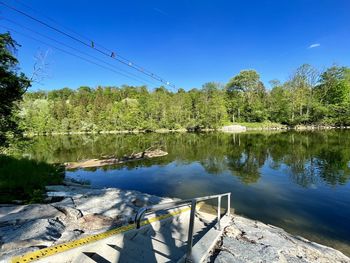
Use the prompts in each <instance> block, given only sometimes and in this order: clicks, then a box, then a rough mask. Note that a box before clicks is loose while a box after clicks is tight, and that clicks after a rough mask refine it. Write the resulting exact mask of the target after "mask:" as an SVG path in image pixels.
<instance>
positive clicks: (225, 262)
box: [215, 250, 243, 263]
mask: <svg viewBox="0 0 350 263" xmlns="http://www.w3.org/2000/svg"><path fill="white" fill-rule="evenodd" d="M215 262H216V263H232V262H235V263H242V262H243V261H241V260H239V259H237V257H235V256H234V255H233V254H231V253H230V252H227V251H225V250H223V251H221V252H220V254H219V255H218V257H217V258H216V260H215Z"/></svg>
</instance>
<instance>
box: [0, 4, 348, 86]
mask: <svg viewBox="0 0 350 263" xmlns="http://www.w3.org/2000/svg"><path fill="white" fill-rule="evenodd" d="M3 1H4V2H6V3H7V4H9V5H11V6H13V7H16V8H18V9H20V10H22V11H24V12H26V13H28V14H31V15H33V16H35V17H36V18H39V19H41V20H43V21H46V22H48V23H50V24H52V25H53V26H55V27H57V28H60V29H63V30H65V31H67V30H66V29H65V28H64V27H62V26H65V27H67V28H69V29H73V30H74V31H76V32H78V33H80V34H82V35H84V36H87V37H89V38H91V39H93V40H94V41H95V42H96V43H100V44H102V45H103V46H104V47H107V48H109V49H111V50H115V52H116V53H117V54H120V55H122V56H124V57H127V58H129V59H130V60H132V61H134V62H136V63H137V64H139V65H141V66H143V67H145V68H146V69H148V70H151V71H152V72H154V73H156V74H158V75H160V76H162V77H163V78H165V79H166V80H168V81H170V82H172V83H174V84H175V85H176V87H177V88H180V87H181V88H185V89H190V88H194V87H197V88H198V87H201V85H202V84H203V83H205V82H208V81H216V82H221V83H226V82H227V81H228V80H229V79H230V78H231V77H232V76H234V75H235V74H237V73H238V72H239V71H240V70H242V69H256V70H257V71H258V72H259V73H260V75H261V78H262V80H263V81H264V83H265V84H266V85H267V86H269V85H268V81H269V80H271V79H275V78H277V79H279V80H281V81H284V80H286V79H287V78H288V76H289V75H290V74H291V73H292V72H293V70H294V69H295V68H296V67H298V66H299V65H301V64H303V63H309V64H312V65H314V66H316V67H317V68H319V69H324V68H325V67H327V66H330V65H332V64H333V63H336V64H339V65H347V66H350V1H348V0H325V1H322V0H317V1H316V0H293V1H283V0H275V1H272V0H270V1H267V0H259V1H243V0H242V1H220V0H216V1H205V0H202V1H186V0H177V1H168V0H166V1H165V0H162V1H151V0H149V1H141V0H139V1H135V0H128V1H72V0H70V1H66V0H60V1H57V0H56V1H53V0H52V1H44V0H31V1H25V0H3ZM21 2H22V3H23V2H25V3H26V5H28V6H30V7H32V8H33V9H35V10H37V11H39V12H35V11H34V10H32V9H29V8H28V6H23V5H21ZM0 11H1V20H0V26H5V27H7V28H11V29H15V30H16V31H18V32H21V33H22V34H23V33H25V34H26V35H30V36H31V37H35V38H37V39H39V40H41V42H42V41H44V42H46V43H47V44H49V45H47V44H43V43H40V42H37V41H36V40H33V39H31V38H28V37H26V36H23V35H22V34H18V33H17V32H13V36H14V38H15V39H16V40H17V42H18V43H20V44H21V45H22V47H21V48H20V49H19V51H18V57H19V60H20V62H21V65H20V66H21V69H22V70H23V71H24V72H25V73H26V74H28V75H31V73H32V71H33V64H34V61H35V59H34V57H35V55H36V54H38V52H40V51H41V52H45V51H47V50H49V55H48V58H47V60H46V61H47V62H48V63H49V66H48V68H47V71H48V72H47V75H48V76H47V77H46V78H45V79H44V80H42V81H41V83H40V84H38V83H36V84H34V85H33V87H32V88H31V90H37V89H57V88H62V87H71V88H77V87H79V86H81V85H89V86H92V87H94V86H97V85H99V84H100V85H121V84H123V83H125V84H134V85H140V84H142V83H143V84H148V86H150V87H154V86H155V85H154V84H153V85H152V84H149V83H148V82H145V81H143V80H141V81H140V82H138V81H135V80H134V79H128V78H126V77H124V76H120V75H118V74H115V73H114V72H111V71H108V70H106V69H102V68H100V67H98V66H96V65H92V64H90V63H88V62H86V61H83V60H81V59H78V58H76V57H72V56H70V55H68V54H65V53H62V52H61V51H59V50H56V49H54V48H52V45H54V46H56V47H61V48H63V49H65V50H69V49H68V48H65V47H62V46H60V45H59V44H57V43H54V42H52V41H51V40H47V39H45V38H43V37H41V36H36V35H35V34H34V33H33V32H29V31H27V30H26V29H24V28H23V27H22V26H26V27H29V28H31V29H32V30H35V31H38V32H40V33H41V34H44V35H45V36H49V37H51V38H55V39H57V40H59V41H62V42H64V43H66V44H68V45H70V46H73V47H74V48H76V49H79V50H81V51H83V52H88V53H89V54H91V55H94V56H96V57H99V58H100V59H102V60H105V61H107V62H108V63H112V64H113V65H115V66H116V67H118V68H121V69H123V70H128V71H130V69H128V68H127V67H125V66H123V65H121V64H118V63H116V62H115V61H113V60H112V59H110V58H108V57H104V56H103V55H100V54H99V53H97V52H96V51H94V50H91V49H89V48H88V47H85V46H83V45H81V44H79V43H77V42H75V41H72V40H71V39H69V38H66V37H64V36H62V35H60V34H58V33H57V32H54V31H52V30H49V29H47V28H45V27H43V26H42V25H40V24H38V23H35V22H33V21H31V20H30V19H28V18H26V17H24V16H21V15H19V14H17V13H16V12H13V11H11V10H9V9H7V8H5V7H4V6H2V5H0ZM46 16H48V17H50V18H53V19H54V20H55V21H57V22H59V24H55V23H53V22H52V21H51V20H48V19H47V17H46ZM4 18H6V19H9V20H12V21H15V22H17V23H19V24H21V26H19V25H16V24H13V23H12V22H10V21H9V20H6V19H4ZM0 30H1V32H3V31H5V30H6V29H4V28H3V27H0ZM67 32H69V31H67ZM52 43H54V44H52ZM70 52H72V51H70ZM73 53H75V54H76V52H74V51H73ZM130 72H133V71H132V70H131V71H130ZM133 73H135V74H137V75H138V76H142V75H141V74H139V73H137V72H133ZM156 84H157V83H156Z"/></svg>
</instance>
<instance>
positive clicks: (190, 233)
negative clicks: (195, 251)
mask: <svg viewBox="0 0 350 263" xmlns="http://www.w3.org/2000/svg"><path fill="white" fill-rule="evenodd" d="M196 204H197V201H196V200H195V199H192V202H191V215H190V225H189V229H188V239H187V253H186V262H191V252H192V245H193V227H194V218H195V214H196Z"/></svg>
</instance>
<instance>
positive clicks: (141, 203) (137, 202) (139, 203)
mask: <svg viewBox="0 0 350 263" xmlns="http://www.w3.org/2000/svg"><path fill="white" fill-rule="evenodd" d="M131 202H132V203H133V204H134V205H135V206H137V207H143V206H146V205H147V202H146V201H145V200H144V199H139V198H135V199H134V200H132V201H131Z"/></svg>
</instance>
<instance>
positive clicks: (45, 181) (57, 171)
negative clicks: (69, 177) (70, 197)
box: [0, 155, 64, 203]
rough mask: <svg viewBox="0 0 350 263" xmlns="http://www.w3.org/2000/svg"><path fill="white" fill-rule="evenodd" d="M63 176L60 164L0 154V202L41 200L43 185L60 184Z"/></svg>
mask: <svg viewBox="0 0 350 263" xmlns="http://www.w3.org/2000/svg"><path fill="white" fill-rule="evenodd" d="M63 177H64V168H62V167H60V166H57V165H52V164H48V163H45V162H39V161H34V160H30V159H26V158H15V157H11V156H6V155H0V193H1V194H0V203H9V202H12V201H13V200H25V201H26V202H39V201H42V198H43V193H44V190H45V186H46V185H49V184H60V183H61V182H62V180H63Z"/></svg>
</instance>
